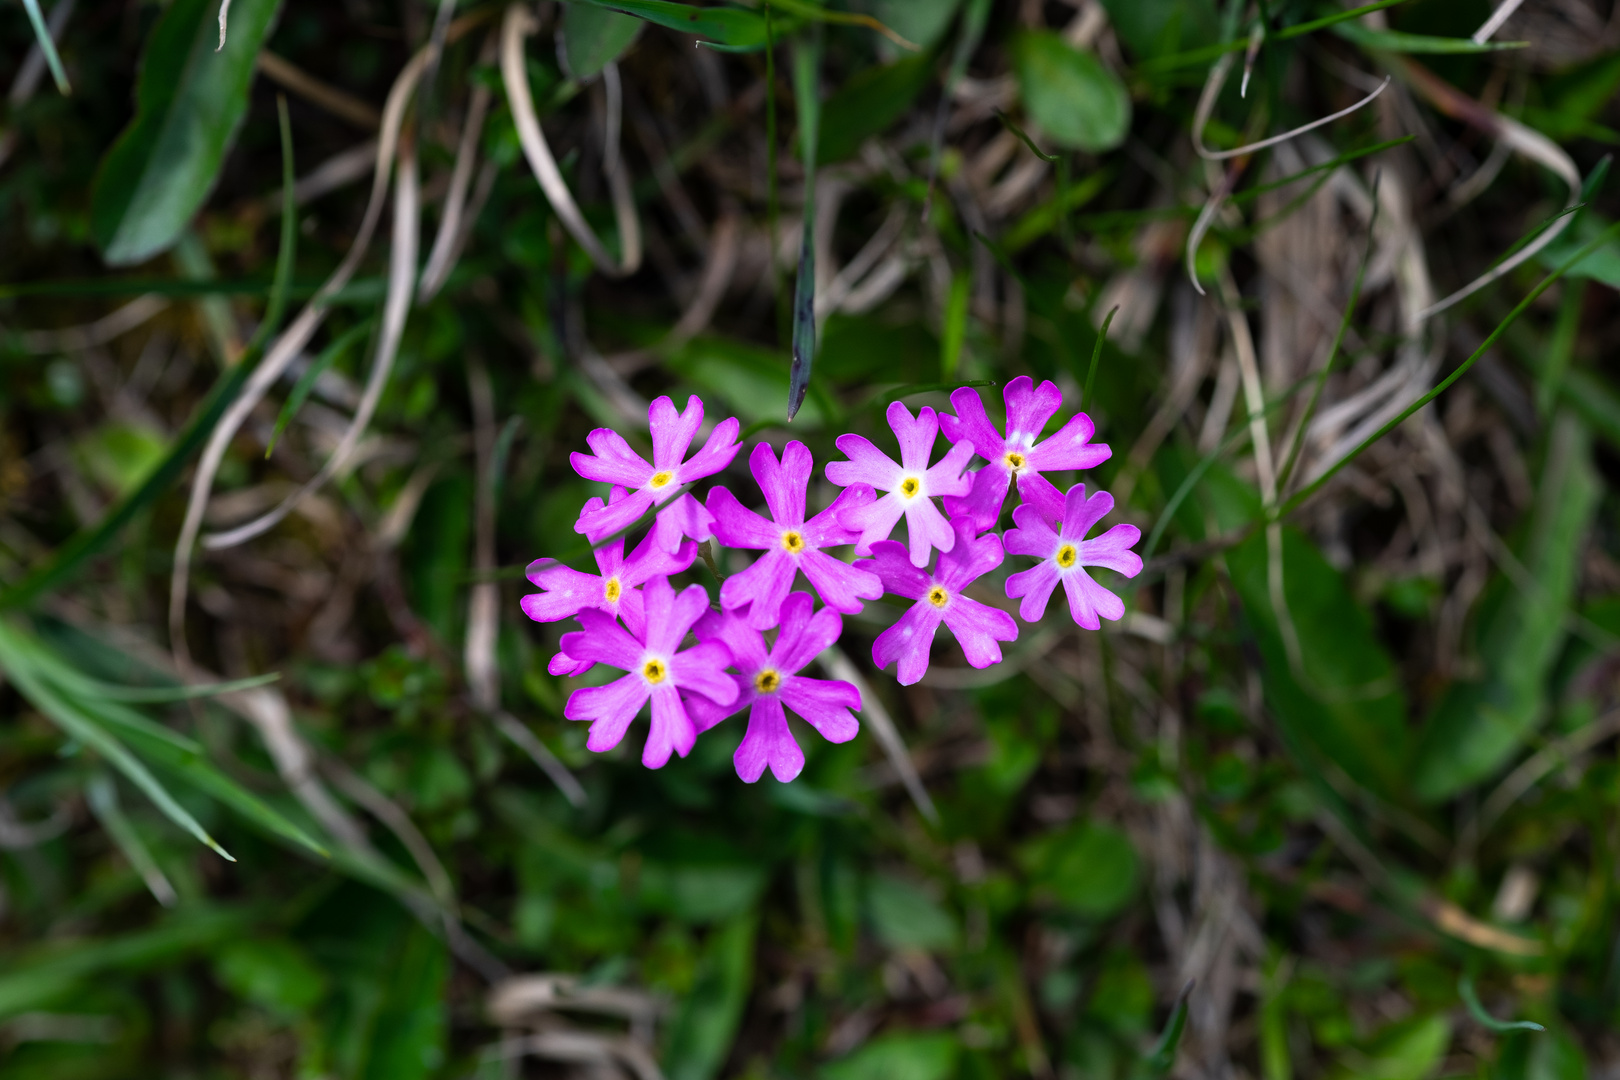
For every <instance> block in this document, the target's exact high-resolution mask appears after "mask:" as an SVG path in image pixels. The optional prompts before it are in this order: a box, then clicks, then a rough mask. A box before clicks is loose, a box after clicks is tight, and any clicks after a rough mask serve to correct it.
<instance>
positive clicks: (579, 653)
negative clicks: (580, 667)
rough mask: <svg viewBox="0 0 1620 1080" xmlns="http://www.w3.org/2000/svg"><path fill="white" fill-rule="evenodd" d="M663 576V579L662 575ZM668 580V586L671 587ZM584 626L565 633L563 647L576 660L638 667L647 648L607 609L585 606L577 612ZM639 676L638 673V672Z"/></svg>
mask: <svg viewBox="0 0 1620 1080" xmlns="http://www.w3.org/2000/svg"><path fill="white" fill-rule="evenodd" d="M660 580H662V579H660ZM668 587H669V586H668V584H667V583H666V584H665V588H668ZM577 618H578V619H579V625H580V627H581V629H579V630H576V631H574V632H573V633H570V634H564V635H563V636H562V642H561V643H560V646H559V647H560V648H561V649H562V651H563V652H565V653H567V654H568V655H569V656H572V657H573V658H574V659H575V660H589V661H590V662H591V663H593V664H609V665H611V666H613V667H616V668H618V669H619V670H621V671H635V670H636V669H637V668H639V667H640V666H641V657H642V654H643V653H645V652H646V651H647V650H646V648H644V647H643V646H642V644H641V642H639V641H637V640H636V639H635V638H633V637H631V636H630V635H629V634H628V633H626V632H625V629H624V627H622V626H620V625H619V624H618V623H616V622H614V621H613V617H612V616H611V615H608V614H606V613H605V612H601V611H595V610H586V611H582V612H580V613H579V615H578V616H577ZM637 677H638V678H639V676H637Z"/></svg>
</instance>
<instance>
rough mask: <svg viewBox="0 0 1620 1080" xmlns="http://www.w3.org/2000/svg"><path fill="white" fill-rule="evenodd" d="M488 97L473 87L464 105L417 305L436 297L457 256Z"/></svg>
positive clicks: (485, 91)
mask: <svg viewBox="0 0 1620 1080" xmlns="http://www.w3.org/2000/svg"><path fill="white" fill-rule="evenodd" d="M492 97H493V95H492V94H491V93H490V91H489V88H488V87H487V86H483V85H481V84H480V85H478V86H475V87H474V88H473V92H472V100H471V101H470V102H468V104H467V119H466V121H465V123H464V124H463V126H462V129H461V142H460V144H459V145H457V147H456V164H455V168H454V169H453V170H452V171H451V173H450V191H449V193H448V194H446V195H445V198H444V214H443V216H442V217H440V218H439V231H438V233H437V234H436V235H435V236H434V237H433V249H432V251H431V252H429V254H428V261H427V266H425V267H423V268H422V280H421V283H420V284H419V285H418V286H417V296H418V303H423V304H425V303H427V302H428V301H429V300H432V299H433V298H434V297H435V296H437V295H439V290H440V289H442V288H444V283H445V281H446V280H448V279H449V277H450V271H451V270H453V269H455V265H456V259H457V258H458V257H459V256H460V254H461V242H462V240H463V234H462V220H463V217H464V216H466V215H465V211H466V207H467V192H468V190H469V189H470V188H471V186H472V177H473V164H474V163H475V162H476V161H477V160H478V140H479V138H480V137H481V136H482V135H483V133H484V121H485V119H487V118H488V116H489V103H490V100H491V98H492ZM480 186H482V185H480ZM468 224H469V225H470V224H471V218H470V217H468Z"/></svg>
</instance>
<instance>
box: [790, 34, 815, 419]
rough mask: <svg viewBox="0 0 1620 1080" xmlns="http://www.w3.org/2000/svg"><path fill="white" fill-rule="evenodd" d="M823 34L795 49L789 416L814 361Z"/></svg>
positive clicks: (801, 397)
mask: <svg viewBox="0 0 1620 1080" xmlns="http://www.w3.org/2000/svg"><path fill="white" fill-rule="evenodd" d="M820 78H821V37H820V35H819V34H812V35H810V38H809V40H807V41H801V42H799V43H797V44H796V45H795V46H794V49H793V96H794V99H795V101H796V104H797V105H798V110H799V146H800V151H801V154H802V156H803V158H804V235H803V239H802V240H801V241H800V244H799V276H798V279H797V280H796V281H795V282H794V283H793V366H792V367H791V368H790V369H789V372H788V406H787V418H788V419H789V420H792V419H793V418H794V417H795V416H797V415H798V413H799V408H800V407H801V406H802V405H803V404H804V396H805V394H807V393H808V392H809V390H810V370H811V368H812V367H813V366H814V365H815V361H816V143H817V141H818V140H819V139H820V138H821V87H820V86H819V82H820Z"/></svg>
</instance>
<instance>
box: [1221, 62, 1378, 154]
mask: <svg viewBox="0 0 1620 1080" xmlns="http://www.w3.org/2000/svg"><path fill="white" fill-rule="evenodd" d="M1232 56H1233V54H1231V53H1227V54H1226V55H1225V56H1223V57H1221V58H1220V60H1219V61H1217V62H1216V64H1215V66H1214V67H1212V68H1210V69H1209V78H1208V79H1206V80H1204V92H1203V93H1202V94H1200V95H1199V97H1198V109H1197V111H1196V112H1195V113H1194V114H1193V130H1192V141H1193V149H1194V150H1196V151H1197V152H1198V156H1199V157H1201V158H1203V159H1204V160H1205V161H1227V160H1229V159H1231V158H1235V157H1243V156H1244V155H1245V154H1253V153H1256V152H1258V151H1260V150H1264V149H1265V148H1266V147H1268V146H1276V145H1277V144H1278V143H1285V142H1287V141H1288V140H1289V139H1296V138H1298V137H1299V136H1301V135H1303V134H1305V133H1306V132H1307V131H1315V130H1316V129H1317V128H1319V127H1324V126H1325V125H1327V124H1331V123H1333V121H1335V120H1342V119H1344V118H1345V117H1346V116H1349V115H1350V114H1351V113H1353V112H1355V111H1356V110H1357V109H1360V108H1363V107H1364V106H1367V105H1370V104H1372V102H1373V101H1375V100H1377V98H1378V95H1379V94H1382V93H1383V92H1384V91H1385V90H1386V89H1387V88H1388V87H1389V83H1390V80H1391V79H1392V78H1393V76H1390V75H1386V76H1384V81H1383V82H1381V83H1379V84H1378V88H1377V89H1376V90H1374V91H1373V92H1372V93H1370V94H1368V95H1367V96H1366V97H1364V98H1362V99H1361V100H1360V101H1358V102H1356V103H1355V104H1354V105H1351V106H1348V107H1347V108H1343V109H1340V110H1339V111H1338V112H1336V113H1329V114H1328V115H1327V116H1323V117H1319V118H1318V119H1315V120H1312V121H1311V122H1310V123H1308V124H1302V125H1300V126H1299V127H1297V128H1294V129H1293V130H1291V131H1285V132H1283V133H1282V134H1281V135H1273V136H1271V138H1269V139H1261V140H1260V141H1259V142H1252V143H1249V144H1247V145H1245V146H1239V147H1236V148H1234V149H1232V150H1211V149H1209V148H1208V147H1207V146H1205V145H1204V128H1205V127H1206V126H1207V125H1208V124H1209V118H1210V116H1211V115H1213V114H1214V112H1215V102H1216V101H1217V100H1219V98H1220V96H1221V90H1222V89H1223V88H1224V87H1225V86H1226V77H1227V75H1228V74H1229V73H1230V72H1231V70H1232Z"/></svg>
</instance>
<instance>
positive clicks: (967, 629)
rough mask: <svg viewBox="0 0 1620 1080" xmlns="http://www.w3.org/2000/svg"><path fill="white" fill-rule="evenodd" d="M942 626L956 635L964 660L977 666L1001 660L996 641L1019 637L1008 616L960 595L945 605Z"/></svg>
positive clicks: (1011, 618) (999, 648)
mask: <svg viewBox="0 0 1620 1080" xmlns="http://www.w3.org/2000/svg"><path fill="white" fill-rule="evenodd" d="M945 625H946V626H948V627H950V628H951V633H952V634H954V635H956V643H957V644H958V645H960V646H962V655H963V656H965V657H967V662H968V663H969V664H971V665H972V666H973V667H976V668H987V667H989V666H990V665H991V664H999V663H1001V646H1000V645H999V644H998V642H1002V641H1016V640H1017V638H1018V624H1017V623H1015V622H1013V617H1012V616H1011V615H1009V614H1007V613H1006V612H1005V611H1002V610H1001V609H1000V608H993V607H991V606H990V605H989V604H981V603H979V601H977V600H971V599H969V598H968V597H966V596H962V595H960V594H958V595H956V596H953V597H951V602H950V603H949V604H948V605H946V607H945Z"/></svg>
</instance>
